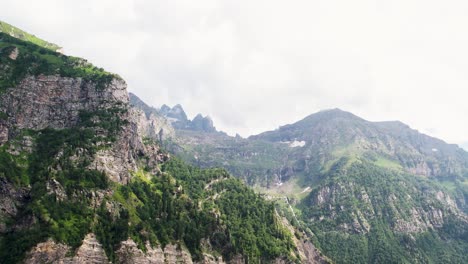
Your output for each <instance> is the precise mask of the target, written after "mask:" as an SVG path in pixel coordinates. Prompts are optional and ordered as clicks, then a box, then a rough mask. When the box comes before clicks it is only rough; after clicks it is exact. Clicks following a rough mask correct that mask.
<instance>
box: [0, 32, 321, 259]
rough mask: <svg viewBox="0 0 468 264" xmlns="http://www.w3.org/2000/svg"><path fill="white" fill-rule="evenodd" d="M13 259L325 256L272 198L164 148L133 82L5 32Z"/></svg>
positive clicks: (3, 158)
mask: <svg viewBox="0 0 468 264" xmlns="http://www.w3.org/2000/svg"><path fill="white" fill-rule="evenodd" d="M0 76H1V77H2V78H1V82H0V208H1V210H0V262H1V263H108V262H113V263H192V262H200V263H224V262H227V263H241V262H248V263H260V262H261V263H271V262H274V263H291V262H297V263H300V262H301V263H303V262H308V263H316V262H326V259H324V258H323V257H321V256H320V254H319V252H318V251H317V250H316V249H315V248H314V247H313V245H312V244H311V243H310V242H307V241H304V240H303V239H301V240H300V241H299V240H298V239H297V237H296V236H298V237H300V235H299V234H296V236H295V235H293V232H295V230H294V229H291V226H289V225H288V224H285V223H284V219H282V218H281V217H280V216H279V215H278V214H277V212H276V210H275V206H274V204H273V203H272V202H270V201H266V200H265V199H264V198H262V197H261V196H259V195H258V194H256V193H254V192H253V191H252V190H251V189H249V188H248V187H246V186H245V185H244V184H243V183H241V182H240V181H239V180H237V179H235V178H233V177H231V176H230V175H229V174H228V173H227V172H226V171H225V170H223V169H199V168H196V167H193V166H190V165H187V164H185V163H184V162H183V161H180V160H179V159H177V158H175V157H173V156H172V155H170V154H168V153H167V152H166V151H164V150H163V149H162V148H161V145H160V144H159V143H158V140H159V138H158V137H157V135H159V134H158V133H159V131H158V130H157V129H158V128H159V129H160V127H161V126H162V125H160V124H157V120H156V121H155V119H151V118H150V117H148V116H147V115H145V113H144V112H142V111H140V110H137V109H134V108H131V107H130V105H129V98H128V93H127V90H126V84H125V82H124V81H123V80H122V79H121V78H120V77H119V76H117V75H114V74H111V73H108V72H106V71H104V70H103V69H100V68H96V67H95V66H93V65H91V64H89V63H88V62H86V61H85V60H83V59H79V58H73V57H68V56H65V55H62V54H60V53H56V52H55V51H52V50H50V49H46V48H43V47H41V46H38V45H35V44H33V43H31V42H26V41H23V40H20V39H16V38H13V37H12V36H10V35H9V34H5V33H0Z"/></svg>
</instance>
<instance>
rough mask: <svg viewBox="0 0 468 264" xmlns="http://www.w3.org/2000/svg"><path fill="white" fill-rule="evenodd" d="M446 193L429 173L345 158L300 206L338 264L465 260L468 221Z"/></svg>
mask: <svg viewBox="0 0 468 264" xmlns="http://www.w3.org/2000/svg"><path fill="white" fill-rule="evenodd" d="M442 191H446V190H444V188H442V187H441V186H440V185H438V183H437V182H433V181H430V180H428V179H425V178H423V177H415V176H414V175H409V174H405V173H399V172H395V171H394V170H389V169H384V168H381V167H379V166H376V165H374V164H372V163H369V162H367V161H355V162H352V163H350V164H347V162H344V161H343V162H340V163H339V164H336V166H334V167H333V169H332V170H331V171H330V174H329V178H327V179H326V180H324V181H323V182H321V183H320V184H319V185H318V186H316V187H314V188H313V190H312V191H311V192H310V194H309V195H308V196H307V197H306V198H304V199H303V200H302V202H301V203H300V204H299V205H298V208H300V211H301V212H302V214H301V215H300V219H301V222H302V224H303V225H304V228H306V229H307V228H310V229H311V231H312V232H313V233H314V234H315V235H316V237H317V242H318V243H317V245H318V246H319V247H320V248H321V249H322V251H323V252H324V253H325V254H327V255H328V256H331V258H332V259H333V260H334V261H336V262H337V263H415V262H418V263H419V262H420V263H447V262H449V263H465V262H467V261H468V259H467V256H466V254H465V252H467V250H468V221H467V219H466V217H464V216H463V213H462V212H460V211H459V210H458V208H457V207H456V205H455V204H454V202H453V200H451V198H448V197H447V196H446V194H445V193H443V192H442ZM446 193H447V191H446ZM453 195H454V196H455V197H456V194H453ZM459 195H461V196H462V197H463V194H459Z"/></svg>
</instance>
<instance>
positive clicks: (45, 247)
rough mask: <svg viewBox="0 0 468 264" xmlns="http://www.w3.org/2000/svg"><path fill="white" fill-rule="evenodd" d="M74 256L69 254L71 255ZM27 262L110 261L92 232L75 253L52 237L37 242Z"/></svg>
mask: <svg viewBox="0 0 468 264" xmlns="http://www.w3.org/2000/svg"><path fill="white" fill-rule="evenodd" d="M70 254H71V255H72V256H69V255H70ZM24 263H25V264H36V263H54V264H105V263H110V262H109V260H108V259H107V256H106V253H105V252H104V249H103V248H102V245H101V244H100V243H99V242H98V241H97V239H96V236H95V235H94V234H92V233H90V234H88V235H86V237H85V238H84V240H83V243H82V245H81V246H80V247H79V248H78V249H77V250H76V252H75V253H70V247H69V246H66V245H63V244H60V243H56V242H55V241H53V240H52V239H49V240H47V241H46V242H43V243H39V244H37V245H36V246H35V247H34V248H33V249H31V250H30V251H29V252H28V253H27V254H26V257H25V260H24Z"/></svg>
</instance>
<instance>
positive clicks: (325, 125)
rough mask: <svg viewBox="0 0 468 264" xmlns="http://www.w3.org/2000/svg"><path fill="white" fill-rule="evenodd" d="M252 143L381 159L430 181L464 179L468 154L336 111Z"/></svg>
mask: <svg viewBox="0 0 468 264" xmlns="http://www.w3.org/2000/svg"><path fill="white" fill-rule="evenodd" d="M251 139H257V140H266V141H271V142H291V141H303V142H304V144H305V146H304V147H303V148H301V151H302V152H315V153H324V154H334V155H332V156H334V157H335V158H340V157H341V156H343V155H348V156H354V157H361V158H363V157H366V158H369V159H371V160H374V161H375V162H377V163H379V162H380V165H385V164H384V163H385V162H383V160H385V161H386V162H387V163H388V164H386V165H388V166H393V167H401V168H403V169H404V170H405V171H407V172H409V173H413V174H416V175H422V176H428V177H440V178H452V179H456V178H464V177H465V176H466V175H468V153H467V152H465V151H464V150H463V149H461V148H459V147H458V146H456V145H450V144H447V143H445V142H443V141H442V140H439V139H436V138H433V137H430V136H427V135H424V134H421V133H419V132H418V131H416V130H413V129H411V128H410V127H409V126H407V125H405V124H403V123H401V122H398V121H394V122H369V121H366V120H364V119H362V118H359V117H357V116H355V115H353V114H351V113H348V112H345V111H342V110H339V109H333V110H326V111H322V112H319V113H316V114H313V115H310V116H308V117H306V118H304V119H303V120H301V121H298V122H296V123H294V124H291V125H285V126H282V127H280V128H279V129H277V130H275V131H269V132H265V133H262V134H259V135H257V136H252V137H251ZM322 158H324V159H327V158H331V160H333V157H325V156H323V157H322ZM327 161H330V160H327ZM381 161H382V162H381ZM325 163H326V162H325ZM315 165H321V166H323V165H325V164H314V166H315Z"/></svg>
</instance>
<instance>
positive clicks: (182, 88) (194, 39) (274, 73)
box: [0, 0, 468, 143]
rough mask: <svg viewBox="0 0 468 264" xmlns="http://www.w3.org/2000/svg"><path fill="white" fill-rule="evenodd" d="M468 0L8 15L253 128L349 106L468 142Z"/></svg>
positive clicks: (27, 9) (116, 3)
mask: <svg viewBox="0 0 468 264" xmlns="http://www.w3.org/2000/svg"><path fill="white" fill-rule="evenodd" d="M467 13H468V4H467V3H466V2H465V1H457V0H451V1H450V0H449V1H444V2H440V1H428V0H426V1H423V0H414V1H402V0H396V1H366V0H358V1H345V0H328V1H288V2H285V1H271V0H270V1H261V0H258V1H243V2H240V1H228V0H224V1H221V0H199V1H189V0H185V1H143V0H135V1H131V0H105V1H104V0H101V1H91V0H87V1H59V0H44V1H40V3H39V2H38V1H33V0H29V1H26V0H15V1H13V0H11V1H8V0H7V1H4V2H3V3H2V9H1V10H0V19H2V20H5V21H6V22H9V23H12V24H14V25H17V26H19V27H22V28H24V29H26V30H28V31H30V32H33V33H34V34H36V35H39V36H40V37H43V38H45V39H48V40H51V41H53V42H56V43H58V44H60V45H62V46H64V47H65V50H66V52H67V53H68V54H73V55H77V56H82V57H85V58H88V59H89V60H91V61H92V62H94V63H95V64H97V65H99V66H103V67H105V68H106V69H108V70H111V71H114V72H117V73H119V74H121V75H122V76H123V77H124V78H125V79H126V80H127V82H128V83H129V89H130V90H131V91H132V92H135V93H136V94H138V95H140V96H141V97H142V98H143V99H145V100H146V101H148V102H149V103H151V104H153V105H161V104H163V103H167V104H176V103H181V104H182V105H183V106H184V107H185V108H186V110H187V111H188V113H189V115H191V116H194V115H195V114H196V113H198V112H202V113H204V114H209V115H210V116H211V117H212V118H213V120H214V122H215V124H216V125H217V127H218V128H221V129H223V130H226V131H228V132H229V133H235V132H239V133H241V134H242V135H249V134H252V133H258V132H261V131H263V130H266V129H273V128H275V127H277V126H279V125H282V124H285V123H291V122H293V121H296V120H299V119H301V118H302V117H304V116H306V115H308V114H311V113H313V112H315V111H317V110H319V109H323V108H334V107H339V108H342V109H345V110H348V111H351V112H353V113H355V114H357V115H360V116H362V117H364V118H367V119H370V120H389V119H390V120H395V119H398V120H401V121H403V122H405V123H408V124H409V125H410V126H412V127H415V128H417V129H419V130H420V131H422V132H426V133H429V134H430V135H433V136H436V137H440V138H442V139H445V140H447V141H449V142H452V143H462V142H466V141H468V138H467V137H468V122H465V120H466V117H465V115H466V114H467V113H468V104H467V99H466V98H468V92H467V91H468V89H467V88H468V74H467V73H468V49H466V47H468V34H466V25H468V16H466V14H467Z"/></svg>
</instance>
